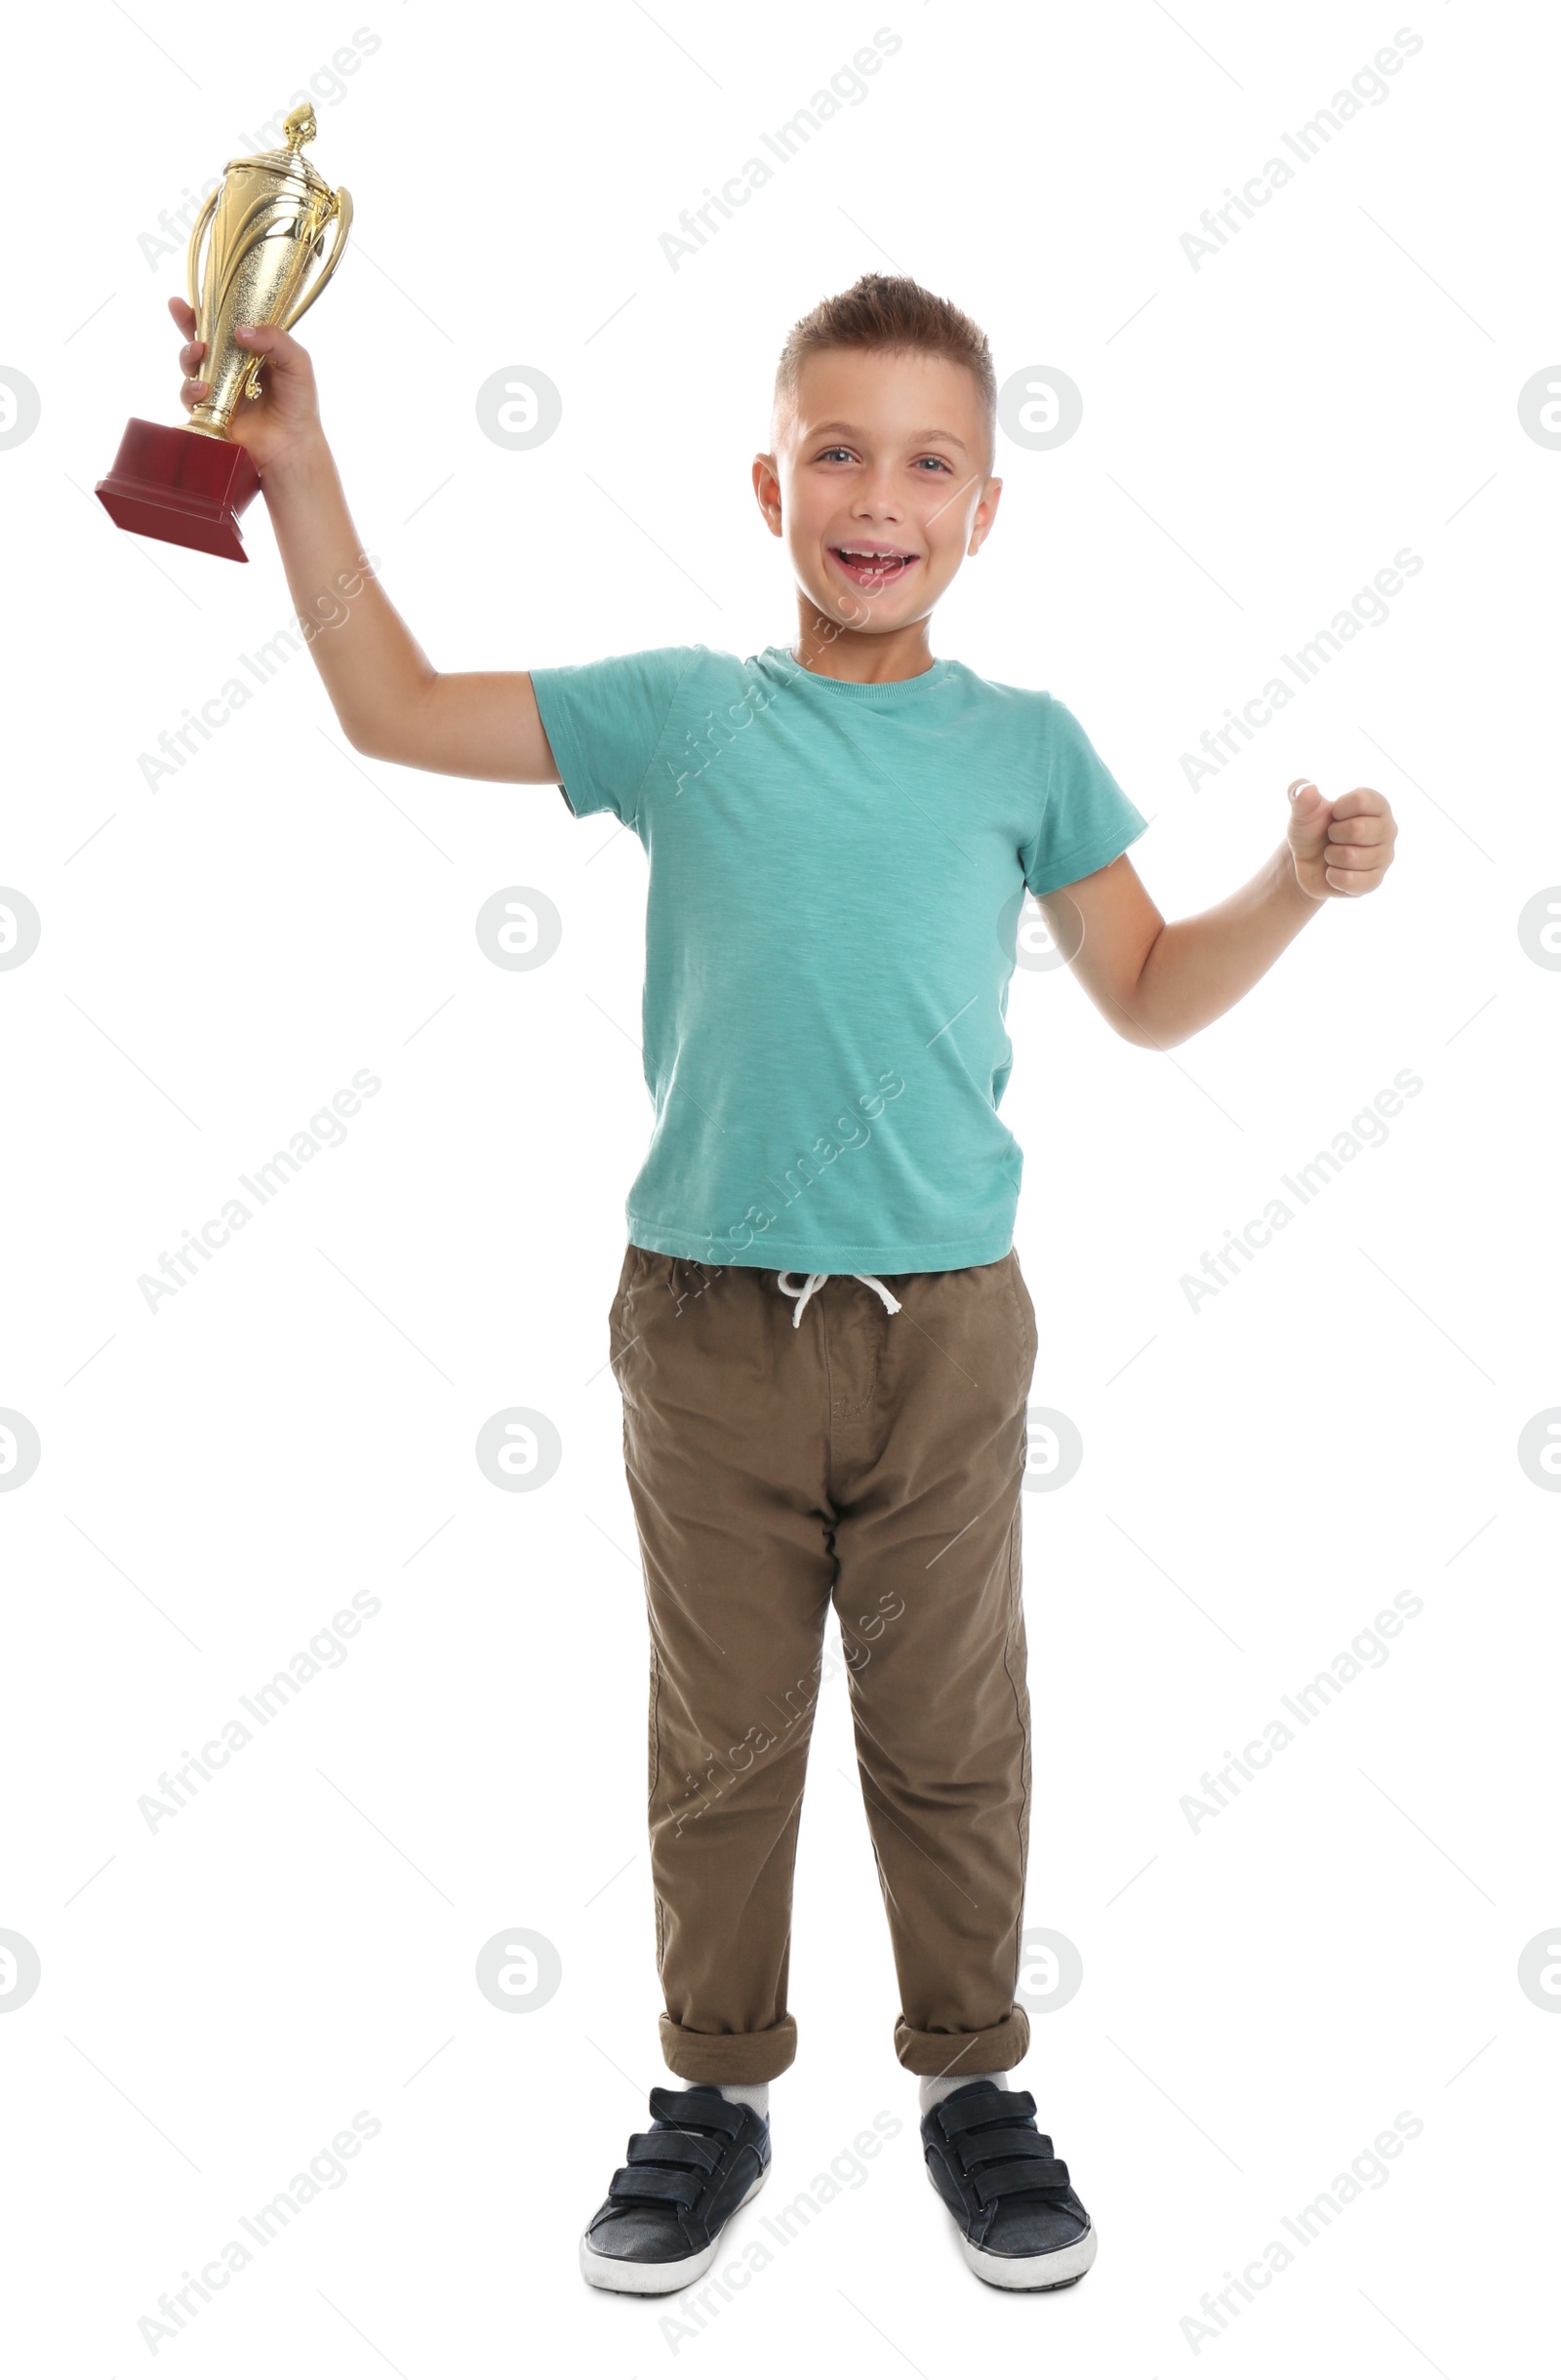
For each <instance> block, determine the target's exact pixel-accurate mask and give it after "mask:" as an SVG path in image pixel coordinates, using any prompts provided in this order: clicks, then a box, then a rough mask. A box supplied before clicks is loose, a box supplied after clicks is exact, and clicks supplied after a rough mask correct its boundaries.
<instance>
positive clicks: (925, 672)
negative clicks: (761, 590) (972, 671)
mask: <svg viewBox="0 0 1561 2380" xmlns="http://www.w3.org/2000/svg"><path fill="white" fill-rule="evenodd" d="M765 656H766V658H767V659H769V660H772V661H776V662H778V663H779V664H780V665H781V668H783V669H786V670H789V671H790V673H791V675H792V677H793V678H796V677H802V678H806V679H807V681H808V683H809V685H810V686H826V687H828V688H829V689H830V691H831V693H833V694H845V695H848V696H851V697H854V698H855V699H856V700H858V701H868V702H894V701H903V700H905V699H907V698H908V697H910V696H911V695H914V694H921V693H924V692H926V691H928V690H930V689H931V688H933V687H935V686H941V685H942V684H943V683H944V681H945V680H946V678H947V676H948V673H949V671H950V670H951V669H952V668H953V666H954V665H953V662H952V661H951V660H949V659H948V658H947V656H946V655H943V656H941V657H940V658H939V659H937V660H935V661H934V662H933V665H932V667H931V668H930V669H920V670H918V671H917V672H916V675H915V676H914V677H913V678H888V679H885V680H884V681H883V682H882V683H881V684H879V685H876V686H866V685H859V684H858V682H857V680H856V679H854V678H829V677H825V676H824V675H823V674H822V672H821V671H820V670H817V669H808V668H806V667H805V666H804V664H803V663H802V662H801V661H799V660H798V659H797V657H796V655H794V654H793V653H792V651H791V649H790V647H789V646H786V645H767V646H766V647H765Z"/></svg>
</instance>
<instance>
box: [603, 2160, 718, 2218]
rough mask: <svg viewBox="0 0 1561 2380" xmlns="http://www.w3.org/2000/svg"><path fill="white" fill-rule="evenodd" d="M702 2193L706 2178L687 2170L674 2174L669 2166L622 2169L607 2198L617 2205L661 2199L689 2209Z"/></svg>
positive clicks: (629, 2166)
mask: <svg viewBox="0 0 1561 2380" xmlns="http://www.w3.org/2000/svg"><path fill="white" fill-rule="evenodd" d="M703 2191H704V2176H703V2174H701V2173H692V2172H690V2171H689V2170H688V2168H687V2167H685V2166H679V2167H678V2168H677V2169H676V2170H674V2169H673V2168H672V2167H671V2166H670V2165H620V2166H619V2169H618V2171H617V2172H616V2173H615V2174H614V2176H613V2180H612V2186H611V2188H610V2189H609V2191H608V2193H607V2195H608V2197H609V2198H610V2199H611V2200H612V2201H613V2203H614V2204H615V2205H622V2204H624V2203H625V2202H626V2201H629V2200H632V2199H660V2200H662V2201H670V2202H671V2204H672V2205H674V2206H682V2207H684V2208H688V2207H691V2206H695V2205H697V2204H698V2202H699V2201H700V2198H701V2196H702V2195H703Z"/></svg>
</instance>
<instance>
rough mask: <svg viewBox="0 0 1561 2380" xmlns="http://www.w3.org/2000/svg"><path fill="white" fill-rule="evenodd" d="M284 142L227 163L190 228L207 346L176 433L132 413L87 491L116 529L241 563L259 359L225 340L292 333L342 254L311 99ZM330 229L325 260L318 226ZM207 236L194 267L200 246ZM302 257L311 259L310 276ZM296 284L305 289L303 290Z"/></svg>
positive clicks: (342, 233) (345, 211)
mask: <svg viewBox="0 0 1561 2380" xmlns="http://www.w3.org/2000/svg"><path fill="white" fill-rule="evenodd" d="M282 129H283V131H284V133H285V134H286V135H287V145H286V147H285V148H279V149H265V150H263V151H261V152H260V155H258V156H254V157H234V158H232V159H230V161H229V163H228V165H227V167H226V169H225V173H224V176H223V179H222V180H221V181H220V183H219V185H218V187H217V188H216V189H215V190H214V191H213V192H212V194H211V196H210V197H209V198H208V199H207V201H206V204H205V206H204V207H203V208H202V209H201V211H200V214H199V215H198V216H197V217H196V218H195V223H194V227H193V229H192V230H191V232H190V235H189V251H188V255H187V258H186V260H185V272H186V277H187V283H188V290H189V302H190V304H191V306H192V307H193V308H194V310H195V337H197V338H199V339H204V340H205V342H206V356H205V361H204V363H203V364H202V365H201V367H200V371H199V373H198V374H197V375H195V376H193V377H199V378H203V379H205V380H207V381H209V382H210V388H209V391H208V394H207V396H206V398H205V400H204V402H203V403H201V404H199V405H197V406H194V407H192V408H191V411H190V416H189V421H188V423H187V425H186V426H185V427H184V428H182V429H175V428H171V427H170V426H169V425H168V424H166V423H164V422H159V421H135V420H133V421H131V422H129V423H128V424H127V425H126V429H125V435H124V437H123V438H122V439H121V440H120V444H119V452H118V454H117V455H116V456H115V457H114V467H113V469H112V470H111V471H110V472H109V474H108V476H107V478H106V479H100V481H99V482H98V486H97V489H96V491H95V493H96V494H97V496H99V497H100V500H101V502H102V504H103V506H104V509H105V510H106V511H107V513H108V516H109V518H110V519H111V520H112V521H113V522H115V523H116V525H117V526H118V527H119V528H120V529H128V530H133V531H135V532H136V534H137V535H140V536H143V537H161V538H162V539H163V541H164V542H165V543H166V544H169V545H188V546H192V547H193V548H194V549H195V550H196V551H197V552H198V553H203V554H220V555H221V556H222V557H223V558H224V559H225V560H227V561H229V562H247V561H248V560H249V556H248V554H247V553H246V552H245V551H244V540H243V537H242V536H241V535H239V526H238V516H239V514H240V513H241V512H242V511H243V510H244V507H245V505H246V504H248V503H249V502H250V501H251V500H252V499H253V497H254V496H256V494H257V493H258V491H259V489H260V473H259V472H258V471H257V469H256V467H255V464H254V461H253V459H252V458H251V456H249V454H248V453H247V452H246V450H245V449H244V447H243V446H241V445H240V444H239V443H238V441H237V440H236V439H234V438H233V437H232V436H231V435H230V429H229V425H230V423H231V421H232V418H233V416H234V414H235V413H236V412H237V410H238V407H239V405H240V404H241V403H242V402H243V400H244V399H245V398H247V397H249V398H258V397H259V396H260V368H261V365H262V364H263V362H264V358H263V357H262V356H259V355H253V354H246V353H245V351H244V349H243V348H242V347H240V346H239V345H238V344H237V342H236V340H235V339H234V337H233V333H234V330H235V328H236V326H237V325H238V324H239V323H275V324H276V325H277V327H278V328H279V329H280V330H283V331H291V330H292V328H293V326H294V324H295V323H296V322H297V321H298V320H299V318H300V315H302V314H304V313H306V312H307V311H308V309H309V307H310V306H311V305H312V304H313V303H314V300H315V299H316V298H318V296H319V295H320V292H321V291H322V290H323V289H324V287H325V285H326V283H327V282H328V281H329V280H330V278H331V275H332V274H333V273H334V272H335V270H336V268H337V266H338V265H339V264H340V261H341V251H342V250H343V249H344V248H345V246H346V244H347V233H348V231H349V230H350V228H351V223H352V201H351V199H350V198H349V197H348V195H347V193H346V191H345V190H333V189H332V188H331V186H330V184H329V183H328V182H326V181H325V180H323V179H322V178H321V177H320V175H319V174H318V173H317V172H316V171H315V169H314V167H313V166H312V165H311V164H310V163H309V161H308V159H307V158H306V157H305V156H304V154H303V149H304V144H305V142H307V141H310V140H312V139H314V136H315V132H316V130H317V127H316V124H315V120H314V110H313V108H312V107H310V106H307V105H304V106H302V107H295V109H294V110H293V113H292V114H291V115H290V116H289V117H288V118H287V120H286V122H285V123H284V125H283V127H282ZM333 222H334V223H335V224H336V236H335V238H334V239H333V241H332V244H331V253H330V256H329V257H327V258H325V260H324V262H323V263H322V262H321V257H322V254H323V251H324V247H325V234H326V231H327V229H328V228H329V226H330V225H331V223H333ZM208 224H209V225H210V226H211V240H210V244H209V245H208V248H207V251H206V263H205V270H204V272H202V270H201V255H200V251H201V242H202V239H203V238H204V237H205V234H206V230H207V226H208ZM311 265H318V266H319V270H318V271H317V272H315V274H314V277H313V279H312V280H309V277H308V276H309V270H310V266H311ZM305 283H307V286H306V287H305Z"/></svg>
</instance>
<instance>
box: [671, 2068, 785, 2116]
mask: <svg viewBox="0 0 1561 2380" xmlns="http://www.w3.org/2000/svg"><path fill="white" fill-rule="evenodd" d="M671 2081H672V2086H673V2088H674V2089H677V2090H718V2091H719V2092H720V2094H721V2096H722V2098H723V2099H736V2100H738V2101H739V2102H740V2104H741V2105H742V2106H743V2107H751V2108H752V2110H753V2112H754V2114H755V2115H756V2116H768V2114H769V2113H770V2085H769V2083H768V2082H704V2083H698V2082H689V2080H688V2078H687V2077H686V2076H684V2075H673V2076H672V2078H671Z"/></svg>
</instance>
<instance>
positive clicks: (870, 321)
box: [775, 273, 997, 473]
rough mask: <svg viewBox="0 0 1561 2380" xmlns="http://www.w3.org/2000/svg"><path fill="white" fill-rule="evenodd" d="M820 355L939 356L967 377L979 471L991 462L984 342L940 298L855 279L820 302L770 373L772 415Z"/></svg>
mask: <svg viewBox="0 0 1561 2380" xmlns="http://www.w3.org/2000/svg"><path fill="white" fill-rule="evenodd" d="M826 347H855V348H858V349H865V350H869V351H871V350H877V351H879V352H882V353H890V354H906V353H916V354H921V355H945V356H947V357H948V358H949V360H950V361H951V362H953V363H956V364H963V365H964V366H965V369H966V370H967V371H968V372H969V373H971V374H972V376H973V377H974V378H975V381H976V387H977V391H978V394H979V396H980V400H981V412H982V414H983V415H984V416H985V419H986V469H987V471H988V473H989V472H990V470H991V467H992V464H993V462H994V461H995V459H996V455H997V375H996V373H995V372H994V371H993V369H992V353H991V349H990V348H989V347H988V345H987V343H986V334H985V332H984V331H982V330H981V326H980V325H979V324H978V323H975V322H972V320H971V318H970V316H969V315H968V314H965V313H962V312H961V310H960V308H959V307H958V306H957V305H954V304H952V303H951V302H950V300H949V299H948V298H937V297H935V296H934V295H933V293H932V291H931V290H924V289H923V288H922V286H921V284H920V282H919V281H912V280H910V279H908V278H907V277H906V276H905V275H904V274H902V273H863V274H861V277H860V279H858V280H856V281H854V282H853V283H852V285H851V287H850V289H848V290H842V291H841V292H840V294H839V296H838V297H835V298H821V299H820V301H819V303H818V304H817V305H816V306H815V307H814V309H813V312H812V313H811V314H804V315H803V317H802V319H801V321H800V322H794V323H793V324H792V326H791V329H790V331H789V333H788V334H787V337H786V343H785V345H784V346H783V347H782V348H781V358H780V361H779V363H778V364H777V366H776V373H775V408H776V412H777V414H778V415H780V414H782V413H784V412H787V411H789V410H790V409H791V407H793V406H794V405H795V403H796V397H797V383H798V376H799V373H800V371H801V367H802V364H803V362H804V360H805V358H806V357H808V356H810V355H817V354H818V353H820V351H821V349H823V348H826Z"/></svg>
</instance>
